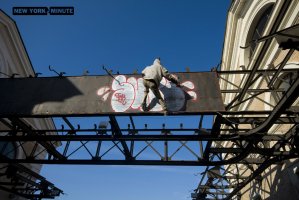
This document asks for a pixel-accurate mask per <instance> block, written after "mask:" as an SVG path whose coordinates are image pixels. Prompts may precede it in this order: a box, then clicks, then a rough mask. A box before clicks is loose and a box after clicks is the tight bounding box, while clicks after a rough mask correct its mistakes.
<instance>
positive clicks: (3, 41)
mask: <svg viewBox="0 0 299 200" xmlns="http://www.w3.org/2000/svg"><path fill="white" fill-rule="evenodd" d="M34 76H35V72H34V69H33V67H32V64H31V62H30V59H29V56H28V54H27V51H26V48H25V46H24V43H23V41H22V38H21V36H20V33H19V31H18V28H17V26H16V24H15V22H14V21H13V20H12V19H11V18H10V17H9V16H8V15H6V14H5V13H4V12H3V11H1V10H0V78H14V77H34ZM19 120H20V121H21V122H22V123H24V124H26V125H27V126H28V127H31V128H32V129H33V130H34V129H55V126H54V123H53V120H52V119H50V118H49V119H35V118H30V119H28V118H27V119H19ZM0 130H1V133H0V134H1V135H10V134H18V131H17V126H16V125H14V124H13V123H12V121H11V119H7V118H4V119H3V118H2V119H1V121H0ZM7 130H11V131H7ZM0 155H1V157H5V158H28V157H29V156H33V157H35V156H40V157H45V156H46V155H45V153H44V152H43V147H42V145H40V144H38V143H36V142H5V141H1V142H0ZM41 167H42V166H41V165H37V164H24V165H19V164H12V165H10V164H6V163H1V164H0V173H1V176H0V182H1V183H0V199H1V200H8V199H14V200H20V199H29V198H30V196H28V197H27V196H26V195H30V194H34V191H32V190H30V189H27V190H22V188H30V187H29V186H30V185H31V186H32V189H33V188H36V189H38V187H39V185H41V182H40V181H41V180H44V183H46V181H45V179H44V178H43V177H41V176H40V175H39V172H40V170H41ZM35 181H38V182H37V184H36V185H35V186H34V182H35ZM32 184H33V185H32ZM37 192H38V191H37ZM18 194H19V195H18Z"/></svg>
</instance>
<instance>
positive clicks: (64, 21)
mask: <svg viewBox="0 0 299 200" xmlns="http://www.w3.org/2000/svg"><path fill="white" fill-rule="evenodd" d="M229 4H230V1H229V0H209V1H202V0H201V1H200V0H184V1H183V0H89V1H84V0H72V1H71V0H60V1H53V0H51V1H50V0H32V1H31V0H26V1H23V0H1V3H0V8H1V9H2V10H3V11H5V12H6V13H7V14H8V15H9V16H11V17H12V18H13V19H14V20H15V21H16V23H17V25H18V28H19V31H20V33H21V36H22V38H23V40H24V44H25V46H26V49H27V51H28V54H29V57H30V59H31V62H32V65H33V67H34V69H35V71H36V72H40V73H42V76H54V75H55V74H53V72H49V70H48V66H49V65H51V66H53V67H54V68H55V69H56V70H57V71H59V72H60V71H63V72H66V75H69V76H73V75H82V73H83V71H84V70H88V71H89V72H90V74H91V75H102V74H105V72H104V71H103V70H102V67H101V66H102V65H105V66H106V67H107V68H109V69H113V70H114V72H116V71H119V72H120V73H124V74H128V73H132V72H133V71H135V70H138V72H141V71H142V69H143V68H144V67H145V66H147V65H150V64H151V63H152V62H153V60H154V58H156V57H161V60H162V64H163V65H164V66H165V67H167V68H168V70H169V71H171V72H181V71H185V68H186V67H189V68H190V71H194V72H195V71H209V70H210V69H211V68H212V67H214V66H216V65H217V64H218V63H219V62H220V60H221V53H222V45H223V39H224V31H225V25H226V15H227V10H228V6H229ZM14 6H47V7H50V6H73V7H74V8H75V14H74V15H73V16H50V15H47V16H14V15H13V14H12V7H14ZM190 118H192V117H190ZM190 118H182V117H174V118H172V119H171V120H169V121H167V120H166V119H164V118H157V119H153V118H147V119H143V121H147V122H148V123H149V124H150V123H152V124H153V125H152V126H161V123H162V122H164V121H165V123H166V124H167V123H168V124H169V126H171V123H177V121H182V122H184V123H185V126H187V127H188V126H189V127H196V126H197V125H198V119H197V121H196V120H193V119H191V120H190ZM138 120H139V119H137V121H138ZM143 121H141V122H140V123H141V124H142V123H143ZM207 123H208V122H207ZM206 126H209V125H208V124H206ZM201 170H202V168H200V167H159V166H154V167H153V166H146V167H143V166H65V165H59V166H56V165H55V166H53V165H48V166H44V167H43V170H42V175H43V176H45V177H46V178H47V179H48V180H49V181H51V182H53V183H55V185H56V186H58V187H59V188H61V189H63V190H64V191H65V192H66V193H67V195H64V196H61V197H60V198H58V199H62V200H81V199H89V200H99V199H103V200H118V199H130V200H135V199H136V200H137V199H138V200H139V199H143V200H156V199H163V200H168V199H169V200H173V199H178V200H185V199H190V192H191V190H192V189H194V188H195V187H196V185H197V184H198V182H199V180H200V177H199V176H194V174H196V173H198V172H200V171H201Z"/></svg>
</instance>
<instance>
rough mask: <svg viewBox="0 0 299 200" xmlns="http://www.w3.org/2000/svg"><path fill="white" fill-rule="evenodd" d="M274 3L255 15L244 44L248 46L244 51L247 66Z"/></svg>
mask: <svg viewBox="0 0 299 200" xmlns="http://www.w3.org/2000/svg"><path fill="white" fill-rule="evenodd" d="M273 7H274V3H271V4H268V5H267V6H265V7H264V8H263V9H261V10H260V12H259V13H258V14H257V15H256V17H255V19H254V20H253V22H252V25H251V29H250V30H249V33H248V35H247V39H246V44H249V46H248V48H247V49H246V51H245V54H246V57H247V58H248V60H247V64H248V62H249V60H250V58H251V57H252V55H253V52H254V50H255V48H256V45H257V43H256V42H255V41H256V40H258V39H259V38H261V37H262V35H263V32H264V29H265V27H266V24H267V22H268V19H269V18H270V15H271V12H272V10H273Z"/></svg>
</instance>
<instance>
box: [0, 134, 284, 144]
mask: <svg viewBox="0 0 299 200" xmlns="http://www.w3.org/2000/svg"><path fill="white" fill-rule="evenodd" d="M37 132H38V131H37ZM0 141H37V142H40V141H43V142H45V141H284V135H282V134H279V135H276V134H271V135H270V134H269V135H262V134H260V135H258V134H257V135H251V136H246V137H244V136H242V135H237V134H230V135H211V134H199V135H194V134H192V135H78V134H77V135H16V136H0Z"/></svg>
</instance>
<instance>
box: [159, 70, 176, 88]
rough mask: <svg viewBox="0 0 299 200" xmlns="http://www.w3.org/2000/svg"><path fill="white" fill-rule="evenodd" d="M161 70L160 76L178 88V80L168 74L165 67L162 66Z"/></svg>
mask: <svg viewBox="0 0 299 200" xmlns="http://www.w3.org/2000/svg"><path fill="white" fill-rule="evenodd" d="M161 70H162V74H163V76H164V77H165V78H166V79H167V80H169V81H171V82H173V83H174V84H176V85H177V86H180V82H179V80H178V78H177V77H176V76H174V75H173V74H170V73H169V72H168V70H167V69H166V68H165V67H163V66H161Z"/></svg>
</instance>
